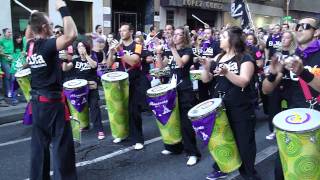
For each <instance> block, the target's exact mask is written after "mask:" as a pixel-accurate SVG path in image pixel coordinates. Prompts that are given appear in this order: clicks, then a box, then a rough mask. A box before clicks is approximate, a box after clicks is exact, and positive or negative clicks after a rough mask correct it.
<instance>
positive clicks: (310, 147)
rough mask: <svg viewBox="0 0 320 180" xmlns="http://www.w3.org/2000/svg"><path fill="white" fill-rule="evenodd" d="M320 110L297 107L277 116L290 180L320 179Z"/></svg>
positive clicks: (287, 177) (283, 162) (281, 156)
mask: <svg viewBox="0 0 320 180" xmlns="http://www.w3.org/2000/svg"><path fill="white" fill-rule="evenodd" d="M319 119H320V112H318V111H316V110H313V109H307V108H295V109H289V110H286V111H282V112H280V113H278V114H277V115H276V116H275V117H274V118H273V124H274V126H275V127H276V137H277V143H278V147H279V154H280V159H281V164H282V168H283V173H284V177H285V179H286V180H300V179H304V180H319V179H320V129H319V128H320V121H319Z"/></svg>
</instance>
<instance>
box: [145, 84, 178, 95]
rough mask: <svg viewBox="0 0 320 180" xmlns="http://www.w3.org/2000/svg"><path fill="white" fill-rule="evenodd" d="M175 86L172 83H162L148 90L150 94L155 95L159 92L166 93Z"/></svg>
mask: <svg viewBox="0 0 320 180" xmlns="http://www.w3.org/2000/svg"><path fill="white" fill-rule="evenodd" d="M173 88H174V87H173V86H172V85H171V84H160V85H159V86H155V87H153V88H150V89H148V90H147V94H148V95H149V96H154V95H157V94H164V93H165V92H167V91H169V90H171V89H173Z"/></svg>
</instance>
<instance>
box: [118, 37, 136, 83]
mask: <svg viewBox="0 0 320 180" xmlns="http://www.w3.org/2000/svg"><path fill="white" fill-rule="evenodd" d="M123 52H124V53H125V54H127V55H133V54H136V55H138V56H139V58H140V57H141V53H142V46H141V45H140V44H137V43H136V42H134V41H133V42H132V43H131V44H130V45H129V46H123ZM115 63H116V67H117V70H119V71H126V72H128V73H129V82H131V83H132V81H134V80H135V79H139V78H140V76H141V74H142V71H141V61H140V62H139V63H137V64H135V65H134V66H131V65H129V64H127V63H126V62H124V61H122V60H121V57H120V56H118V55H117V56H116V60H115Z"/></svg>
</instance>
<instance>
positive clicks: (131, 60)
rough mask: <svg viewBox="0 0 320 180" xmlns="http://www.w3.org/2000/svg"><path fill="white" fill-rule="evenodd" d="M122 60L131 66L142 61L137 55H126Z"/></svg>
mask: <svg viewBox="0 0 320 180" xmlns="http://www.w3.org/2000/svg"><path fill="white" fill-rule="evenodd" d="M122 60H124V61H125V62H126V63H127V64H129V65H130V66H134V65H136V64H137V63H139V61H140V56H139V55H137V54H132V55H128V54H125V55H124V56H123V57H122Z"/></svg>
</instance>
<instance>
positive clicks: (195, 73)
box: [190, 70, 203, 80]
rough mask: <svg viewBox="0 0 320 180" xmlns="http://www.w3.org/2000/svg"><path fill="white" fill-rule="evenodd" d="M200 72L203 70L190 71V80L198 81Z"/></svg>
mask: <svg viewBox="0 0 320 180" xmlns="http://www.w3.org/2000/svg"><path fill="white" fill-rule="evenodd" d="M202 72H203V70H191V71H190V79H191V80H200V79H201V73H202Z"/></svg>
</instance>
